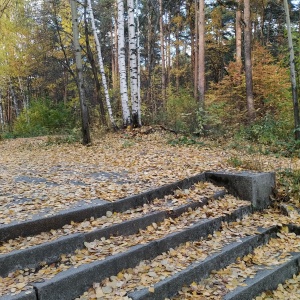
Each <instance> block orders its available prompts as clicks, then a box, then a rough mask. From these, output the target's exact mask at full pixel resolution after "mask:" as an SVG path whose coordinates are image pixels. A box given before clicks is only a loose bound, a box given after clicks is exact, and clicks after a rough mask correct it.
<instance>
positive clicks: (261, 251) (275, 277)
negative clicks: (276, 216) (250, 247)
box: [133, 226, 300, 300]
mask: <svg viewBox="0 0 300 300" xmlns="http://www.w3.org/2000/svg"><path fill="white" fill-rule="evenodd" d="M293 229H295V226H290V233H287V232H284V233H281V232H280V228H278V227H277V229H276V231H277V234H276V235H275V236H274V234H273V235H272V239H270V240H269V241H268V243H267V244H266V245H264V246H260V247H258V248H257V249H254V251H253V253H251V254H250V255H247V256H244V257H242V256H240V257H239V258H238V259H237V261H235V262H234V263H232V264H230V265H228V266H227V267H226V268H224V269H222V270H219V271H218V269H219V268H218V269H215V270H214V271H213V273H211V274H209V275H208V276H204V277H203V278H201V279H202V280H201V281H200V282H198V283H197V282H193V283H192V284H191V286H189V287H185V288H183V289H182V290H181V291H180V292H179V293H178V294H177V295H176V296H174V297H171V299H172V300H180V299H194V295H195V294H196V295H197V296H198V297H201V296H202V297H205V298H206V299H216V300H218V299H223V300H241V299H243V300H244V299H245V300H251V299H254V298H255V297H257V296H259V295H260V294H261V293H262V292H267V291H270V290H274V289H276V288H277V286H278V285H279V284H282V283H284V281H285V280H287V279H289V278H292V277H293V276H294V275H296V274H298V273H299V271H300V264H299V263H300V247H299V242H300V236H299V235H297V231H299V229H296V231H293ZM287 243H289V244H287ZM204 278H205V279H204ZM208 287H209V288H208ZM133 299H134V298H133ZM136 299H137V298H136ZM152 299H162V298H155V297H154V298H152ZM272 299H273V298H272Z"/></svg>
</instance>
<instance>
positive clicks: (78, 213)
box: [0, 173, 205, 241]
mask: <svg viewBox="0 0 300 300" xmlns="http://www.w3.org/2000/svg"><path fill="white" fill-rule="evenodd" d="M200 181H205V174H204V173H202V174H198V175H195V176H192V177H189V178H186V179H183V180H180V181H177V182H175V183H171V184H167V185H164V186H162V187H158V188H155V189H152V190H150V191H147V192H144V193H141V194H138V195H134V196H130V197H126V198H124V199H121V200H117V201H115V202H109V203H105V204H103V203H101V204H92V205H90V206H89V207H84V208H82V207H81V208H74V209H69V210H66V211H62V212H60V213H57V214H55V215H53V216H47V217H41V218H36V219H33V220H29V221H25V222H19V223H14V224H8V225H0V241H7V240H9V239H15V238H17V237H19V236H23V237H26V236H30V235H35V234H39V233H41V232H44V231H49V230H51V229H58V228H61V227H62V226H64V225H66V224H69V223H70V222H71V221H74V222H82V221H84V220H85V219H89V218H91V217H95V218H99V217H102V216H103V215H105V214H106V212H107V211H113V212H115V211H117V212H122V211H126V210H128V209H130V208H133V207H137V206H141V205H143V204H145V203H149V202H151V201H153V200H154V199H155V198H162V197H164V196H165V195H168V194H170V193H172V192H173V191H174V190H176V189H178V188H179V189H186V188H189V187H190V186H191V185H193V184H194V183H196V182H200Z"/></svg>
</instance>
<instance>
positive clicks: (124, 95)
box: [117, 0, 132, 127]
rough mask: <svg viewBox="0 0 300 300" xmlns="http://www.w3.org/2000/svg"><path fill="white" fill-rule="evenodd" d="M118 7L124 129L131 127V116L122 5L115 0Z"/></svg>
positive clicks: (121, 0)
mask: <svg viewBox="0 0 300 300" xmlns="http://www.w3.org/2000/svg"><path fill="white" fill-rule="evenodd" d="M117 5H118V64H119V74H120V93H121V104H122V113H123V125H124V127H127V126H131V125H132V121H131V116H130V110H129V105H128V92H127V76H126V61H125V36H124V3H123V0H117Z"/></svg>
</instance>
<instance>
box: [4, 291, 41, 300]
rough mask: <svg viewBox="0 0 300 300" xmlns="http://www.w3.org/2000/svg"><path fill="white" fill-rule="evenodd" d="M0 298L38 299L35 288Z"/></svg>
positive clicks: (8, 299)
mask: <svg viewBox="0 0 300 300" xmlns="http://www.w3.org/2000/svg"><path fill="white" fill-rule="evenodd" d="M0 300H38V298H37V296H36V293H35V290H28V291H26V292H21V293H20V294H17V295H4V296H0Z"/></svg>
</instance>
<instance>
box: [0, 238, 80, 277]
mask: <svg viewBox="0 0 300 300" xmlns="http://www.w3.org/2000/svg"><path fill="white" fill-rule="evenodd" d="M83 243H84V234H80V233H77V234H72V235H69V236H63V237H61V238H59V239H57V240H55V241H52V242H48V243H44V244H41V245H37V246H34V247H31V248H28V249H24V250H17V251H12V252H10V253H7V254H4V255H1V256H0V276H2V277H5V276H7V275H8V274H9V273H10V272H13V271H15V270H20V269H24V268H37V267H39V264H40V262H46V263H47V264H51V263H54V262H57V261H58V260H59V258H60V255H61V254H63V253H64V254H68V253H73V252H75V250H76V249H78V248H82V247H83Z"/></svg>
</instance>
